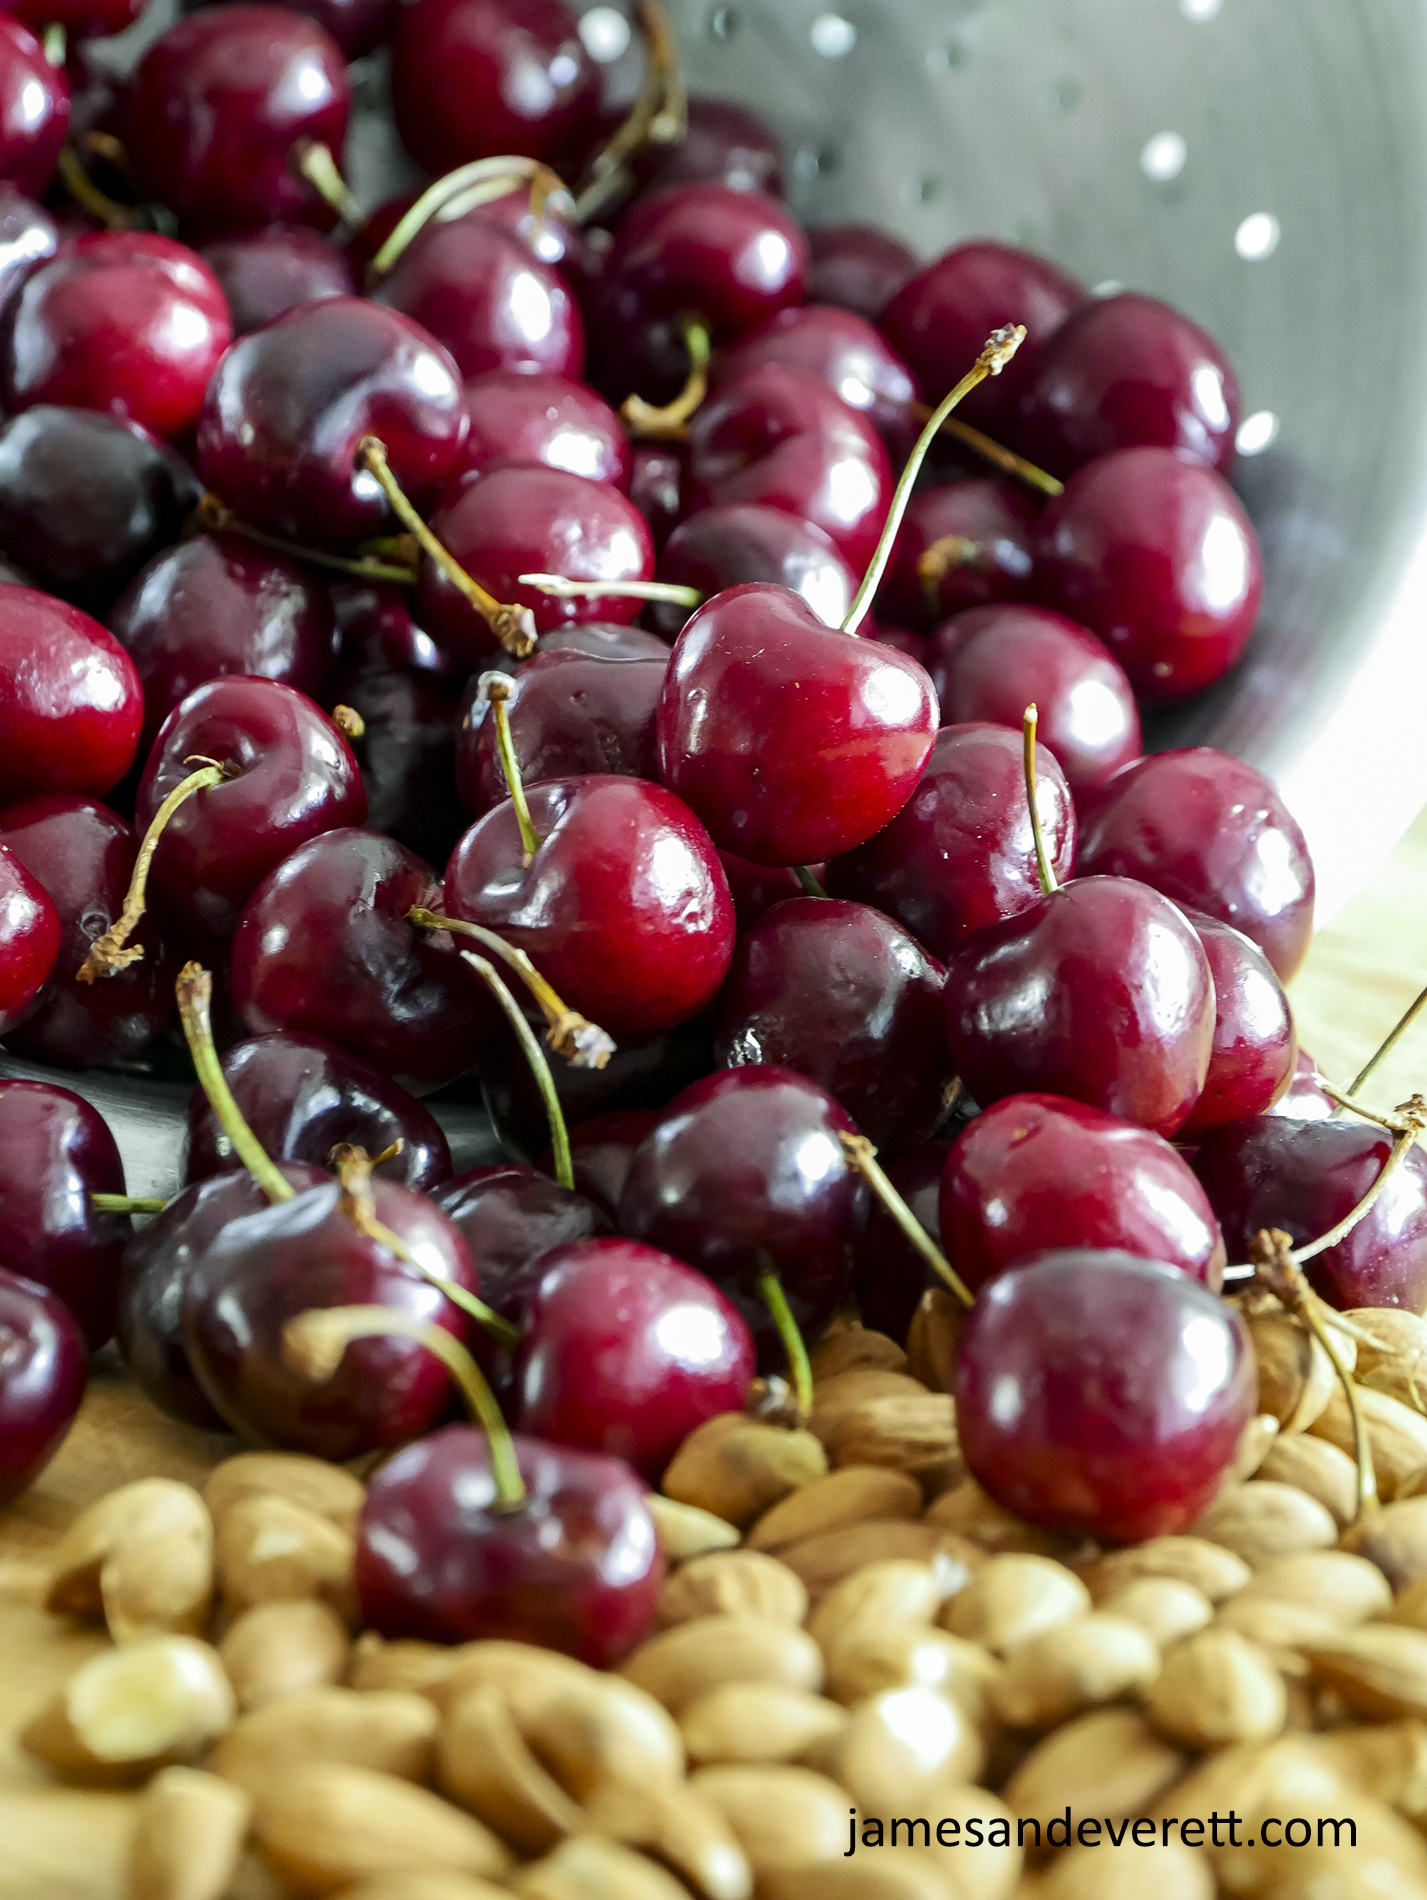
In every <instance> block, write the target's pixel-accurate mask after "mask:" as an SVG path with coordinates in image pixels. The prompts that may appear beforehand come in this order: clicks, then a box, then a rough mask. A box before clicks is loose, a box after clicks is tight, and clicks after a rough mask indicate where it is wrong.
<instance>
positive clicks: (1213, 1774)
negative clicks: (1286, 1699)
mask: <svg viewBox="0 0 1427 1900" xmlns="http://www.w3.org/2000/svg"><path fill="white" fill-rule="evenodd" d="M1349 1794H1350V1786H1349V1783H1348V1782H1347V1781H1346V1780H1345V1778H1344V1776H1343V1774H1342V1771H1341V1770H1340V1769H1339V1768H1337V1767H1336V1766H1335V1765H1334V1764H1333V1763H1332V1762H1331V1761H1330V1760H1329V1759H1328V1758H1327V1756H1326V1755H1325V1753H1324V1751H1323V1749H1322V1748H1321V1746H1320V1744H1319V1741H1318V1738H1317V1737H1316V1736H1303V1735H1285V1736H1281V1737H1280V1738H1279V1740H1278V1741H1276V1742H1268V1743H1255V1744H1253V1745H1252V1746H1242V1747H1236V1748H1221V1749H1217V1750H1215V1751H1214V1752H1213V1753H1212V1754H1209V1755H1206V1756H1204V1758H1203V1759H1202V1760H1201V1761H1199V1762H1197V1763H1196V1764H1195V1766H1194V1767H1193V1768H1191V1769H1190V1770H1189V1773H1188V1774H1187V1775H1185V1776H1184V1777H1183V1778H1182V1780H1179V1781H1177V1782H1175V1783H1174V1785H1173V1786H1172V1787H1170V1788H1169V1789H1167V1790H1166V1792H1164V1793H1163V1794H1161V1795H1160V1796H1159V1798H1158V1799H1157V1800H1156V1801H1155V1802H1154V1804H1153V1805H1152V1806H1151V1807H1150V1809H1149V1814H1150V1817H1151V1819H1164V1818H1166V1817H1171V1816H1172V1817H1175V1825H1177V1823H1178V1821H1179V1820H1198V1821H1201V1822H1203V1823H1204V1824H1205V1826H1206V1827H1209V1826H1211V1825H1212V1821H1213V1816H1214V1814H1215V1812H1216V1811H1217V1812H1218V1814H1219V1817H1220V1820H1221V1821H1222V1820H1223V1817H1224V1816H1225V1815H1226V1814H1227V1813H1228V1812H1229V1810H1230V1809H1231V1808H1233V1809H1235V1810H1237V1812H1238V1814H1239V1815H1240V1817H1241V1819H1244V1820H1245V1822H1246V1823H1247V1822H1249V1821H1253V1820H1256V1819H1257V1817H1258V1816H1260V1815H1264V1814H1274V1813H1277V1814H1280V1815H1291V1814H1295V1813H1297V1812H1298V1811H1299V1804H1300V1803H1305V1802H1313V1801H1326V1800H1340V1801H1341V1800H1343V1799H1344V1797H1345V1796H1348V1795H1349ZM1252 1831H1253V1830H1252V1827H1250V1826H1248V1825H1246V1826H1245V1829H1244V1832H1246V1833H1248V1832H1252ZM1206 1845H1208V1846H1210V1847H1211V1849H1212V1840H1211V1841H1210V1842H1208V1843H1206ZM1221 1845H1222V1844H1221ZM1213 1857H1214V1860H1215V1862H1216V1864H1217V1863H1218V1862H1219V1861H1220V1859H1221V1850H1215V1851H1214V1854H1213ZM1236 1891H1237V1890H1236Z"/></svg>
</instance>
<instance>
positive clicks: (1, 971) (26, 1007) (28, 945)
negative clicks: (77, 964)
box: [0, 828, 61, 1036]
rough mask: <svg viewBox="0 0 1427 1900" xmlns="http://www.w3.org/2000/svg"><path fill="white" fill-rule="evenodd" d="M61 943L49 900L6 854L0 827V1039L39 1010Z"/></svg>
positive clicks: (12, 855)
mask: <svg viewBox="0 0 1427 1900" xmlns="http://www.w3.org/2000/svg"><path fill="white" fill-rule="evenodd" d="M60 938H61V926H60V917H59V912H58V911H57V910H56V909H55V907H54V901H53V899H52V898H51V897H50V894H49V892H48V891H47V890H46V889H45V887H44V885H43V884H41V883H40V881H39V879H38V878H36V877H35V876H34V875H33V873H32V872H31V871H30V869H29V867H28V866H27V865H26V864H25V862H24V860H23V859H22V858H19V857H17V856H16V855H15V853H14V852H13V851H11V850H10V848H9V846H8V844H7V842H6V839H5V834H4V830H3V828H0V1036H8V1034H9V1032H10V1031H11V1030H13V1029H16V1028H18V1027H19V1025H20V1024H21V1023H23V1022H24V1021H25V1019H26V1017H28V1016H32V1015H33V1014H34V1012H35V1010H36V1008H37V1007H38V1006H39V997H40V993H41V991H42V990H43V988H44V986H45V983H46V981H47V980H48V978H49V975H50V973H51V971H52V970H53V969H54V966H55V958H56V957H57V956H58V955H59V948H60Z"/></svg>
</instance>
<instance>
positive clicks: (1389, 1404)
mask: <svg viewBox="0 0 1427 1900" xmlns="http://www.w3.org/2000/svg"><path fill="white" fill-rule="evenodd" d="M1358 1405H1359V1407H1360V1408H1361V1410H1362V1414H1363V1418H1364V1420H1365V1421H1366V1424H1367V1433H1368V1442H1369V1443H1370V1444H1371V1446H1372V1455H1373V1469H1374V1471H1375V1472H1376V1474H1377V1488H1378V1495H1379V1496H1380V1497H1382V1498H1383V1499H1384V1500H1386V1501H1390V1500H1391V1499H1393V1498H1394V1497H1396V1496H1397V1493H1398V1490H1399V1488H1400V1487H1401V1486H1402V1485H1404V1484H1405V1483H1406V1481H1407V1480H1408V1479H1409V1478H1412V1477H1415V1476H1416V1474H1417V1473H1418V1472H1419V1471H1421V1470H1422V1468H1423V1466H1424V1465H1427V1418H1423V1417H1422V1415H1421V1413H1420V1412H1414V1411H1413V1409H1412V1407H1411V1406H1410V1405H1404V1404H1402V1402H1401V1401H1400V1400H1399V1399H1393V1398H1389V1397H1388V1395H1387V1394H1386V1393H1385V1392H1373V1391H1370V1390H1369V1389H1368V1388H1367V1387H1366V1386H1364V1387H1363V1388H1362V1389H1361V1390H1360V1391H1359V1393H1358ZM1312 1430H1313V1436H1314V1437H1315V1438H1326V1439H1327V1440H1328V1442H1329V1444H1330V1445H1336V1446H1337V1447H1338V1450H1339V1451H1341V1452H1344V1453H1346V1454H1347V1456H1348V1457H1349V1458H1351V1457H1352V1456H1353V1420H1352V1415H1351V1413H1350V1412H1349V1411H1348V1401H1347V1400H1346V1399H1345V1398H1344V1397H1343V1393H1342V1390H1341V1388H1335V1389H1334V1392H1333V1395H1332V1397H1331V1398H1330V1399H1329V1400H1328V1403H1327V1405H1326V1406H1325V1407H1324V1408H1323V1412H1322V1416H1321V1417H1319V1418H1316V1419H1315V1420H1314V1421H1313V1426H1312Z"/></svg>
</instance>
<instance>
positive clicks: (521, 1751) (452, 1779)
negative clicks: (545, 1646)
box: [436, 1689, 584, 1859]
mask: <svg viewBox="0 0 1427 1900" xmlns="http://www.w3.org/2000/svg"><path fill="white" fill-rule="evenodd" d="M436 1767H437V1780H438V1782H439V1784H440V1787H441V1791H442V1793H443V1794H446V1795H448V1796H449V1797H450V1798H451V1800H453V1801H455V1802H456V1803H458V1805H459V1806H461V1807H463V1808H465V1809H466V1811H467V1813H469V1814H474V1815H475V1816H476V1818H477V1820H480V1821H484V1822H485V1824H486V1826H487V1827H489V1828H491V1829H493V1830H494V1832H495V1833H497V1834H498V1835H499V1836H500V1837H501V1839H502V1840H503V1841H506V1842H508V1843H509V1845H510V1846H512V1847H513V1848H515V1850H516V1851H517V1853H520V1854H522V1855H525V1856H527V1857H529V1858H532V1859H533V1858H534V1857H536V1856H538V1855H540V1854H544V1853H546V1852H548V1850H549V1849H550V1848H552V1847H553V1846H554V1845H555V1844H556V1842H557V1841H561V1840H563V1839H564V1838H565V1836H566V1835H567V1834H574V1833H577V1832H578V1831H579V1829H580V1826H581V1824H582V1822H583V1820H584V1816H583V1813H582V1811H581V1809H580V1807H579V1805H578V1803H576V1802H574V1801H572V1800H571V1799H570V1797H569V1795H567V1794H566V1793H565V1790H564V1789H563V1788H562V1787H561V1786H560V1785H559V1783H558V1782H556V1781H554V1780H552V1778H551V1777H550V1776H549V1775H548V1774H546V1772H545V1770H544V1768H542V1767H541V1765H540V1763H539V1762H538V1761H537V1760H536V1759H535V1757H534V1756H533V1755H532V1754H531V1752H530V1750H529V1748H527V1747H526V1744H525V1738H524V1736H522V1734H521V1733H520V1730H519V1729H518V1728H517V1727H516V1725H515V1721H514V1719H513V1717H512V1716H511V1712H510V1705H509V1704H508V1703H507V1702H506V1700H505V1697H504V1696H503V1695H502V1694H501V1693H500V1691H499V1690H498V1689H472V1690H469V1691H468V1692H467V1693H466V1694H465V1695H463V1696H462V1697H460V1699H459V1700H458V1701H457V1702H455V1703H453V1704H452V1706H451V1708H450V1709H448V1710H447V1712H446V1716H445V1718H444V1720H443V1721H442V1724H441V1732H440V1735H439V1737H438V1740H437V1746H436Z"/></svg>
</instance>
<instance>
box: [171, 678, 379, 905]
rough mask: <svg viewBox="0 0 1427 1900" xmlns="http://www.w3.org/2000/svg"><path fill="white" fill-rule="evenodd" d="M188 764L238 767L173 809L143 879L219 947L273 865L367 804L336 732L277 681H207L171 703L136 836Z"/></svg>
mask: <svg viewBox="0 0 1427 1900" xmlns="http://www.w3.org/2000/svg"><path fill="white" fill-rule="evenodd" d="M195 759H213V760H216V761H217V762H218V764H220V765H223V766H226V767H233V768H236V770H235V771H234V774H233V776H232V777H230V778H227V779H225V780H224V782H223V783H222V784H221V785H209V786H205V787H203V789H201V790H199V791H197V792H195V793H194V794H193V796H192V797H190V798H189V799H188V800H187V801H186V802H185V803H184V804H182V805H180V806H179V808H178V810H177V811H175V812H174V814H173V815H172V817H171V818H170V819H169V821H168V823H167V825H166V826H165V827H164V831H163V835H162V836H161V837H160V839H159V842H158V847H157V849H156V850H155V852H154V858H153V866H152V869H151V871H150V879H151V883H152V887H153V888H154V889H155V890H156V891H157V892H158V893H159V896H160V898H161V900H162V902H163V904H164V907H165V909H166V910H167V911H168V913H169V915H170V916H171V917H173V918H174V919H175V920H176V921H177V922H178V923H179V924H180V925H181V926H182V927H184V928H186V929H188V930H190V931H198V932H201V933H203V934H204V935H205V936H207V937H209V938H217V939H219V940H223V939H226V938H228V937H231V936H232V934H233V932H234V931H235V930H236V929H237V927H238V918H239V917H240V915H241V914H242V910H243V906H244V905H245V904H246V903H247V901H248V899H249V898H250V897H251V896H252V893H253V891H254V889H255V888H256V887H257V885H258V883H259V882H260V880H261V879H262V878H264V877H266V875H267V874H268V872H269V871H271V870H272V869H273V867H274V866H275V865H277V864H280V863H281V862H282V861H283V859H284V858H286V857H287V855H288V853H289V852H291V851H293V850H295V849H296V847H297V846H298V845H300V844H303V843H305V842H306V840H307V839H309V838H313V837H316V835H317V834H318V833H319V832H323V831H331V830H333V829H335V828H336V827H337V826H339V825H357V824H360V823H361V822H362V820H363V819H364V818H365V817H366V814H367V800H366V794H365V792H364V791H363V789H362V780H361V774H360V773H359V772H358V770H357V762H356V760H355V759H354V758H353V757H352V753H351V749H350V747H349V746H348V744H347V741H346V740H345V739H344V738H343V736H342V734H341V733H340V732H339V731H338V730H337V728H336V727H335V726H334V725H333V724H332V721H331V720H330V719H329V718H328V717H327V715H326V713H324V712H323V711H322V709H321V708H320V707H319V706H315V705H314V704H313V702H312V701H311V700H310V699H308V698H307V696H306V695H305V694H303V693H299V692H297V691H296V689H295V688H293V687H291V686H284V685H283V684H282V683H281V682H280V681H278V680H266V679H249V678H247V677H244V676H238V677H234V678H229V679H216V680H210V681H209V682H208V684H207V685H206V686H200V687H198V688H197V690H196V691H195V692H192V693H190V694H189V696H188V698H187V699H185V700H184V701H183V702H182V704H181V705H179V706H177V707H175V709H174V710H173V712H171V713H170V714H169V716H168V718H167V719H166V720H165V721H164V724H163V727H162V729H161V731H160V732H159V735H158V738H157V739H156V740H155V742H154V749H153V751H152V752H151V753H150V754H149V759H148V763H147V764H146V765H145V767H144V775H143V777H142V778H141V779H140V781H139V796H138V810H137V813H136V816H135V824H136V825H137V826H138V828H139V829H140V830H141V831H143V830H145V829H146V828H147V827H148V826H149V825H150V824H151V823H152V822H153V819H154V817H155V815H156V813H157V812H158V809H159V806H160V805H161V804H162V803H163V802H164V800H165V799H166V798H167V797H168V796H169V794H170V793H171V792H173V791H174V790H176V789H177V787H178V786H179V785H181V784H182V782H183V781H184V779H186V778H187V777H188V775H189V774H190V773H191V772H192V771H193V770H194V765H193V761H194V760H195Z"/></svg>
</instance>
